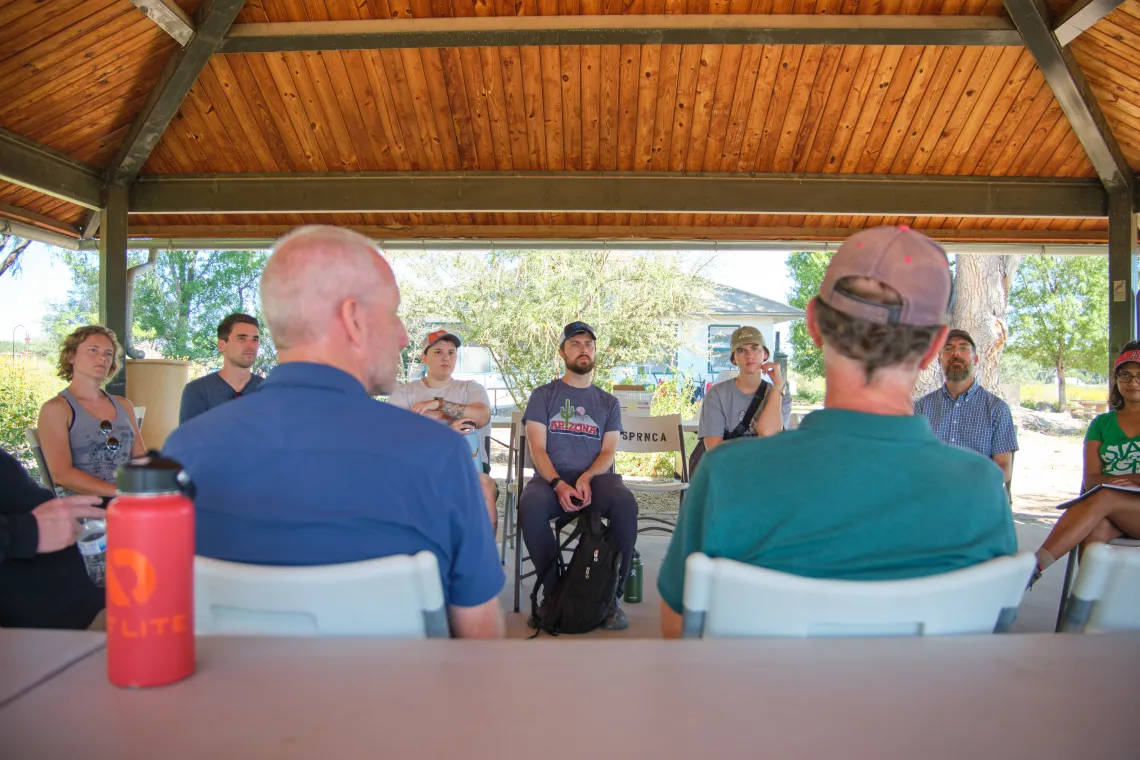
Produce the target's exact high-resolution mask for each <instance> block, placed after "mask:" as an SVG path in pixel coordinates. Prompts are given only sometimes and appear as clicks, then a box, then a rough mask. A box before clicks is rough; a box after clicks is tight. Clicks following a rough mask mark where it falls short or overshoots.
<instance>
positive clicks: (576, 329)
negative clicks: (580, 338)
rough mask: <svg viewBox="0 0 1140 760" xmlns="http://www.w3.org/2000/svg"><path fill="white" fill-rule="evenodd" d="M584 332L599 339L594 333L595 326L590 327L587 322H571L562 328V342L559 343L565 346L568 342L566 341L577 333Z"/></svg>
mask: <svg viewBox="0 0 1140 760" xmlns="http://www.w3.org/2000/svg"><path fill="white" fill-rule="evenodd" d="M582 333H586V334H587V335H589V336H590V337H591V338H593V339H594V340H597V339H598V337H597V336H596V335H594V328H592V327H590V326H589V325H588V324H586V323H585V322H571V323H570V324H568V325H566V326H565V327H563V328H562V342H561V343H559V344H558V345H559V346H563V345H565V344H566V341H568V340H570V339H571V338H573V337H574V336H575V335H581V334H582Z"/></svg>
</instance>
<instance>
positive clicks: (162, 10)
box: [131, 0, 194, 47]
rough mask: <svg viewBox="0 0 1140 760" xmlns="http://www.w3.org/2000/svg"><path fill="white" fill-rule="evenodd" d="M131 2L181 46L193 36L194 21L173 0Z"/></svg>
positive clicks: (137, 0) (135, 0)
mask: <svg viewBox="0 0 1140 760" xmlns="http://www.w3.org/2000/svg"><path fill="white" fill-rule="evenodd" d="M131 4H132V5H134V6H135V7H136V8H138V9H139V10H140V11H142V12H143V13H145V14H146V15H147V18H149V19H150V20H151V21H153V22H154V23H156V24H158V25H159V26H160V27H162V30H163V31H164V32H166V33H167V34H169V35H170V36H171V37H173V38H174V39H175V41H176V42H177V43H178V44H179V45H181V46H182V47H186V44H187V43H188V42H190V38H191V37H193V36H194V21H193V20H192V19H191V18H190V17H189V16H188V15H186V11H184V10H182V9H181V8H180V7H178V4H177V3H175V2H174V0H131Z"/></svg>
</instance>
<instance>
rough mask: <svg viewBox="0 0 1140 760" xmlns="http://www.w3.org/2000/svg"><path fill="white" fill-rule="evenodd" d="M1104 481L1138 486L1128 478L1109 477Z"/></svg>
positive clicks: (1126, 485)
mask: <svg viewBox="0 0 1140 760" xmlns="http://www.w3.org/2000/svg"><path fill="white" fill-rule="evenodd" d="M1104 482H1105V483H1106V484H1108V485H1110V486H1122V487H1124V488H1137V485H1136V483H1133V482H1132V481H1131V480H1129V479H1128V478H1109V479H1108V480H1106V481H1104Z"/></svg>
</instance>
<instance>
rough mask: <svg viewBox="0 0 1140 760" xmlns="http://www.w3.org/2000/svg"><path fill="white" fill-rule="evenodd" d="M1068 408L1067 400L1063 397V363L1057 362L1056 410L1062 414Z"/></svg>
mask: <svg viewBox="0 0 1140 760" xmlns="http://www.w3.org/2000/svg"><path fill="white" fill-rule="evenodd" d="M1068 408H1069V400H1068V399H1067V398H1065V363H1064V362H1063V361H1059V362H1057V411H1058V412H1061V413H1062V414H1064V413H1065V410H1066V409H1068Z"/></svg>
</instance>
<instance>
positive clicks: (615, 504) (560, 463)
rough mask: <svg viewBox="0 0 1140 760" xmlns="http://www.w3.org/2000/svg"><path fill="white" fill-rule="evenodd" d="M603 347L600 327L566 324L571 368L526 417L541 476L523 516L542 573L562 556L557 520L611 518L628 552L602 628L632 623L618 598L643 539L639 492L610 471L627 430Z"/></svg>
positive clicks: (535, 398)
mask: <svg viewBox="0 0 1140 760" xmlns="http://www.w3.org/2000/svg"><path fill="white" fill-rule="evenodd" d="M595 351H596V345H595V337H594V329H593V328H592V327H590V326H589V325H588V324H586V323H585V322H571V323H570V324H568V325H566V327H565V328H564V329H563V331H562V345H561V346H560V347H559V348H558V353H559V354H560V355H561V356H562V359H563V360H564V361H565V362H566V373H565V374H564V375H563V376H562V377H561V378H559V379H558V380H555V381H554V382H552V383H548V384H546V385H543V386H540V387H538V388H535V389H534V392H533V393H531V396H530V401H529V402H528V403H527V405H526V411H525V412H524V413H523V421H524V422H525V424H526V436H527V443H528V445H529V446H530V455H531V460H532V461H533V464H534V471H535V474H536V477H534V478H532V479H531V480H530V482H529V483H527V484H526V487H525V488H524V489H523V492H522V496H521V497H520V498H519V515H520V520H521V523H522V533H523V541H525V542H526V548H527V550H528V551H530V556H531V559H532V560H533V561H534V566H535V567H536V568H538V570H539V572H540V573H541V572H542V571H543V570H544V569H545V568H546V567H547V566H548V565H549V564H550V563H551V562H553V561H554V559H555V557H557V556H558V541H557V538H556V537H555V535H554V531H553V529H552V528H551V525H550V521H551V520H554V519H555V518H557V517H560V516H561V515H563V514H573V513H575V512H579V511H581V510H585V509H592V510H597V511H598V512H599V513H600V514H601V515H602V516H603V517H606V518H608V519H609V521H610V526H611V528H612V530H613V537H614V540H615V541H616V542H617V544H618V549H619V550H620V551H621V580H620V581H619V583H618V590H617V598H615V599H614V601H613V605H612V606H611V607H610V611H609V614H607V615H606V619H605V622H603V623H602V628H605V629H607V630H615V631H616V630H622V629H624V628H626V627H627V626H628V625H629V623H628V621H627V620H626V616H625V612H624V611H623V610H622V608H621V605H620V604H619V603H618V599H620V598H621V595H622V592H623V589H624V587H625V580H626V578H627V577H628V576H629V563H630V560H631V559H632V557H633V548H634V544H635V543H636V541H637V499H636V498H634V495H633V493H631V492H630V490H629V489H628V488H626V487H625V484H624V483H622V479H621V475H617V474H615V473H613V472H610V468H611V466H612V465H613V462H614V453H615V452H616V451H617V445H618V437H619V436H620V434H621V429H622V428H621V405H620V404H618V400H617V399H616V398H615V397H614V396H612V395H610V394H609V393H606V392H605V391H603V390H602V389H601V388H598V387H597V386H595V385H594V384H593V373H594V356H595ZM554 581H555V578H554V577H553V575H552V574H547V576H546V577H545V578H544V579H543V581H542V582H543V590H544V591H545V593H546V596H547V597H549V595H550V593H551V592H552V591H553V590H554ZM532 622H533V621H532Z"/></svg>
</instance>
